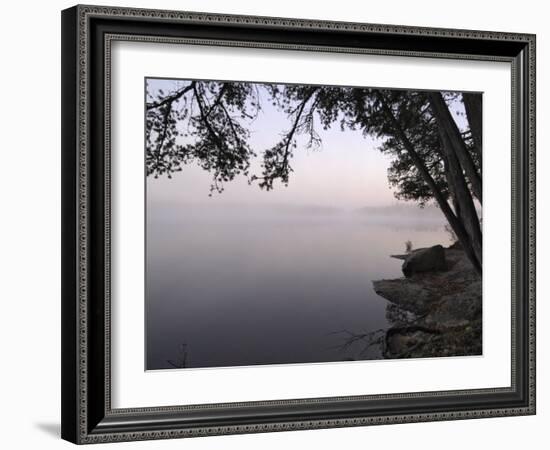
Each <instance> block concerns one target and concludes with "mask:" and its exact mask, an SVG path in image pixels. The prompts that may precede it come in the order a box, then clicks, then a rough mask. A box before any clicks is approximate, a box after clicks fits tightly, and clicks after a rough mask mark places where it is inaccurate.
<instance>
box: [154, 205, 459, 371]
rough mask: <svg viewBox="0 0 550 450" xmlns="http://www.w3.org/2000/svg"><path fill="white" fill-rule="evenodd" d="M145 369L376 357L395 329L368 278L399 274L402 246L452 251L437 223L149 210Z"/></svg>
mask: <svg viewBox="0 0 550 450" xmlns="http://www.w3.org/2000/svg"><path fill="white" fill-rule="evenodd" d="M147 214H148V218H147V259H146V335H147V338H146V367H147V369H149V370H151V369H166V368H173V367H189V368H198V367H223V366H246V365H255V364H284V363H311V362H329V361H342V360H350V359H376V358H381V353H380V348H379V346H377V345H373V346H370V347H368V346H367V344H368V340H367V339H359V340H357V342H355V343H354V344H352V345H349V346H343V345H344V344H345V342H346V338H348V339H349V338H350V337H351V336H352V334H351V333H354V334H362V333H368V332H372V331H375V330H379V329H385V328H388V327H389V326H390V325H391V322H390V319H391V318H389V317H388V314H387V307H388V304H389V303H388V302H387V301H386V300H384V299H383V298H381V297H380V296H378V295H377V294H376V293H375V292H374V290H373V286H372V281H373V280H378V279H383V278H396V277H400V276H402V273H401V269H400V267H401V261H399V260H397V259H394V258H390V254H395V253H403V252H404V250H405V241H407V240H410V241H411V242H412V244H413V246H414V248H419V247H424V246H428V245H435V244H443V245H448V243H449V236H448V234H447V233H446V232H445V230H444V222H443V221H442V219H439V217H429V218H427V219H426V220H423V219H422V218H421V217H413V218H412V219H411V218H407V217H399V215H395V214H394V215H391V216H386V217H385V216H379V215H376V214H375V215H373V214H367V213H364V212H361V213H360V212H341V211H325V210H315V209H307V208H305V209H304V208H297V209H295V210H293V209H292V208H291V209H288V208H287V209H277V208H275V210H269V209H265V208H264V209H261V208H260V209H257V208H252V207H250V208H241V207H234V208H232V207H224V208H217V209H216V208H214V209H211V208H210V209H207V208H205V207H193V206H187V207H185V208H174V207H170V206H167V205H164V206H159V205H154V206H149V205H148V212H147Z"/></svg>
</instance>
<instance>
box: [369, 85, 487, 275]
mask: <svg viewBox="0 0 550 450" xmlns="http://www.w3.org/2000/svg"><path fill="white" fill-rule="evenodd" d="M378 96H379V99H380V102H381V105H382V109H383V111H384V114H385V115H386V117H387V118H388V120H389V121H390V123H391V126H392V128H393V130H394V132H395V137H396V138H397V139H398V140H399V141H400V142H401V144H402V145H403V147H404V148H405V150H406V151H407V153H408V154H409V156H410V157H411V159H412V161H413V163H414V165H415V167H416V168H417V170H418V172H419V173H420V175H421V176H422V178H423V179H424V182H425V183H426V184H427V185H428V187H429V188H430V190H431V191H432V194H433V196H434V198H435V200H436V202H437V204H438V205H439V207H440V208H441V211H442V212H443V214H444V215H445V218H446V219H447V221H448V222H449V225H450V226H451V228H452V230H453V231H454V233H455V234H456V237H457V238H458V240H459V242H460V243H461V245H462V247H463V248H464V252H465V253H466V255H467V256H468V259H469V260H470V261H471V263H472V265H473V267H474V269H475V270H476V271H477V272H478V273H479V274H481V270H482V268H481V252H480V248H479V251H476V248H475V247H474V246H473V244H472V241H471V239H470V235H469V233H468V231H467V229H466V227H465V224H464V222H463V221H461V220H459V218H458V217H457V216H456V215H455V213H454V212H453V210H452V209H451V207H450V205H449V203H448V202H447V199H446V198H445V196H444V195H443V193H442V192H441V190H440V189H439V188H438V187H437V184H436V182H435V180H434V179H433V177H432V176H431V174H430V171H429V170H428V168H427V167H426V165H425V164H424V161H423V159H422V157H421V156H420V155H419V154H418V152H417V151H416V150H415V148H414V145H413V143H412V142H411V141H410V139H409V138H408V137H407V134H406V133H405V130H404V129H403V128H402V127H401V124H400V123H399V122H398V120H397V119H396V118H395V116H394V114H393V112H392V110H391V108H390V107H389V106H388V104H387V103H386V100H385V98H384V96H383V94H382V93H379V94H378ZM455 158H456V155H455ZM479 242H481V236H480V241H479Z"/></svg>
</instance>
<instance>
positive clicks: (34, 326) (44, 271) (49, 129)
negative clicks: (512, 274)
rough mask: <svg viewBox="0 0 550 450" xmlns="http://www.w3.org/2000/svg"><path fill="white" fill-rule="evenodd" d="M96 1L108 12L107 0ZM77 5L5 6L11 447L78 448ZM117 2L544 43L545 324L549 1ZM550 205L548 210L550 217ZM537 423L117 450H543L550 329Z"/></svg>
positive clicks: (1, 385)
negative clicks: (66, 322) (67, 416)
mask: <svg viewBox="0 0 550 450" xmlns="http://www.w3.org/2000/svg"><path fill="white" fill-rule="evenodd" d="M97 3H103V2H100V1H99V0H98V2H97ZM72 4H73V3H72V2H70V1H61V0H55V1H49V2H38V1H34V2H29V1H26V2H22V1H20V2H10V3H9V4H7V5H3V8H2V19H3V20H2V27H0V33H1V39H0V46H1V52H0V55H1V58H2V65H1V66H2V69H1V70H0V77H1V84H0V87H1V91H0V92H1V95H0V105H1V108H0V124H1V125H0V130H1V138H0V201H1V206H2V215H1V219H0V269H1V270H0V274H1V282H0V291H1V294H0V302H1V305H2V307H3V308H2V313H1V314H0V338H1V339H0V345H1V352H2V353H1V354H2V359H1V365H2V370H1V371H0V416H1V418H0V423H1V424H2V428H1V430H2V431H1V432H0V445H1V446H2V447H3V448H9V449H12V448H41V449H50V448H69V446H70V445H71V444H68V443H66V442H64V441H61V440H60V438H59V415H60V413H59V403H60V400H59V398H60V382H59V378H60V369H59V368H60V355H59V348H60V331H59V324H60V319H59V316H60V250H59V249H60V106H59V105H60V10H61V9H64V8H66V7H69V6H72ZM106 4H111V5H120V6H136V7H155V8H167V9H186V10H194V11H207V12H224V13H237V14H255V15H268V16H288V17H292V16H293V17H302V18H312V19H313V18H315V19H334V20H349V21H363V22H373V23H393V24H403V25H423V26H434V27H451V28H470V29H484V30H499V31H516V32H530V33H536V34H537V35H538V42H537V46H538V51H537V57H538V58H539V59H538V67H537V71H538V95H537V103H538V124H539V129H538V149H539V151H538V173H539V184H538V197H539V201H538V230H539V236H538V254H539V260H538V276H539V280H540V282H539V289H538V299H539V300H538V317H539V324H541V323H544V320H545V318H546V317H547V316H548V314H549V311H550V308H549V307H548V306H547V302H546V298H547V297H548V295H549V294H550V289H549V288H548V285H546V284H545V282H544V281H545V274H546V273H549V269H550V267H549V264H548V259H547V258H546V257H545V255H546V254H547V253H548V250H550V246H549V238H548V234H547V233H545V229H547V228H548V227H549V226H550V223H549V219H550V216H549V209H548V202H545V194H546V192H548V190H549V187H550V180H549V177H545V176H544V175H545V172H546V170H547V169H548V168H550V158H549V156H548V152H547V151H545V149H546V148H547V147H548V145H550V137H549V135H548V128H547V127H545V126H544V124H545V123H548V121H549V120H550V117H549V110H550V109H549V108H548V106H547V102H550V88H549V87H548V84H546V83H545V80H548V79H549V74H550V70H549V62H550V58H549V57H548V54H549V52H548V50H549V42H550V30H549V29H548V27H547V18H548V12H547V11H545V7H544V5H545V3H544V2H540V1H537V0H523V1H522V2H518V1H517V0H516V1H509V0H501V1H499V2H492V3H490V2H486V3H483V2H480V1H479V0H462V1H460V2H452V3H451V2H448V3H446V4H445V6H442V3H441V2H439V1H428V0H417V1H415V2H410V1H407V0H386V1H372V2H368V3H367V2H354V1H353V0H339V1H338V2H324V3H322V2H320V1H313V0H308V1H302V2H297V1H295V0H278V1H276V2H258V1H253V0H232V1H231V2H226V1H225V2H224V1H223V0H202V1H201V0H180V1H176V0H159V1H156V2H154V1H151V0H149V1H147V0H128V1H116V0H111V1H109V2H107V3H106ZM545 204H546V207H545ZM537 338H538V349H539V350H538V380H539V387H538V415H537V416H535V417H517V418H502V419H484V420H469V421H459V422H441V423H427V424H408V425H391V426H384V427H366V428H346V429H336V430H318V431H300V432H285V433H271V434H257V435H244V436H223V437H210V438H200V439H191V440H185V441H181V440H179V441H178V440H176V441H157V442H140V443H126V444H116V445H117V446H118V448H130V447H131V448H136V449H138V448H139V449H147V448H159V449H161V448H176V447H178V446H180V447H181V446H185V448H189V449H211V448H219V447H221V446H223V448H228V449H239V450H244V449H256V448H265V449H269V448H281V447H283V448H285V447H286V448H300V447H306V448H307V447H315V448H321V449H324V448H326V449H332V448H336V447H341V446H343V445H346V444H347V445H350V446H361V447H363V448H365V447H367V446H368V447H371V448H379V447H383V446H385V447H388V448H400V447H402V448H404V447H406V448H408V449H411V450H413V449H423V450H427V449H431V448H434V449H435V448H440V447H444V448H446V449H448V450H451V449H461V450H463V449H464V448H483V447H484V446H490V447H491V448H499V449H512V448H518V447H520V446H522V447H523V446H525V447H527V448H542V447H543V445H544V444H539V442H544V441H547V440H548V438H547V434H546V433H545V431H546V429H545V428H546V427H545V425H546V424H548V423H550V422H549V421H550V391H549V389H548V387H547V384H546V382H547V380H548V363H549V360H550V356H549V355H550V353H549V351H548V347H547V345H546V342H548V341H549V339H550V327H546V328H544V327H543V326H539V330H538V336H537Z"/></svg>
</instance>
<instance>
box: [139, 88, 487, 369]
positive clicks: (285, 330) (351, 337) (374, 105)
mask: <svg viewBox="0 0 550 450" xmlns="http://www.w3.org/2000/svg"><path fill="white" fill-rule="evenodd" d="M144 101H145V104H144V111H145V158H144V161H145V170H144V173H145V177H146V187H145V210H146V219H145V221H146V223H145V226H146V252H145V254H146V256H145V259H146V260H145V327H146V342H145V369H146V370H159V369H193V368H206V367H232V366H253V365H266V364H305V363H307V364H310V363H335V362H341V361H348V362H349V361H365V360H392V359H401V358H443V357H456V356H461V357H465V356H476V355H481V354H482V350H483V349H482V283H481V280H482V93H479V92H456V91H427V90H414V89H394V88H386V87H384V88H377V87H364V86H363V87H362V86H328V85H305V84H291V83H279V82H276V81H274V82H250V81H243V82H240V81H224V80H198V79H175V78H146V79H145V100H144Z"/></svg>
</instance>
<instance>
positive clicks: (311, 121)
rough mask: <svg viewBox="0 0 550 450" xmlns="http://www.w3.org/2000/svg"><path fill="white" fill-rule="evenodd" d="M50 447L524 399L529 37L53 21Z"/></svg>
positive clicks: (185, 19) (529, 328)
mask: <svg viewBox="0 0 550 450" xmlns="http://www.w3.org/2000/svg"><path fill="white" fill-rule="evenodd" d="M62 46H63V47H62V84H63V89H62V107H63V117H62V121H63V129H62V205H63V212H62V214H63V217H62V226H63V230H62V232H63V239H62V245H63V248H62V256H63V264H62V266H63V267H62V276H63V279H62V437H63V438H64V439H67V440H69V441H71V442H74V443H79V444H83V443H98V442H110V441H132V440H142V439H166V438H176V437H192V436H206V435H218V434H233V433H251V432H267V431H284V430H298V429H311V428H328V427H346V426H361V425H376V424H390V423H403V422H420V421H438V420H451V419H468V418H483V417H496V416H509V415H527V414H534V413H535V36H534V35H531V34H514V33H507V32H488V31H469V30H451V29H433V28H417V27H405V26H394V25H374V24H364V23H347V22H345V23H344V22H329V21H317V20H303V19H282V18H271V17H251V16H232V15H216V14H203V13H190V12H180V11H158V10H143V9H130V8H112V7H99V6H75V7H73V8H70V9H67V10H64V11H63V12H62Z"/></svg>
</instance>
